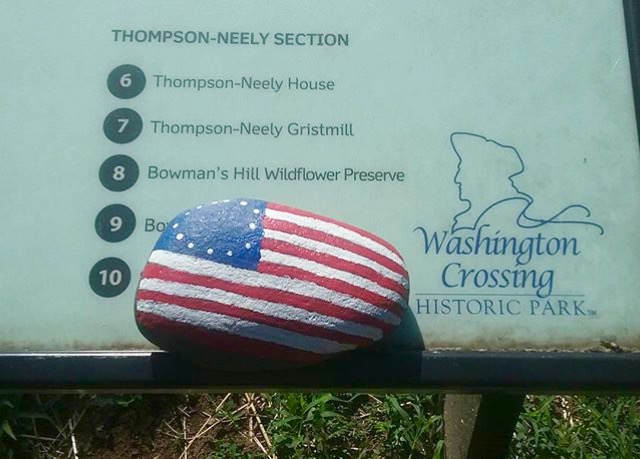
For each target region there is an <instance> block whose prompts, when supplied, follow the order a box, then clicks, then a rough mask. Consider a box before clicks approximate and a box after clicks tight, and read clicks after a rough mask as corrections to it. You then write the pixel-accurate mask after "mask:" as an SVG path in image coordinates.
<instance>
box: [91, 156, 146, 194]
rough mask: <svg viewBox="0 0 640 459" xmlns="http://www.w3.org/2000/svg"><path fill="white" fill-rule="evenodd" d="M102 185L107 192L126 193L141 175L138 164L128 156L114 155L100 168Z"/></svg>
mask: <svg viewBox="0 0 640 459" xmlns="http://www.w3.org/2000/svg"><path fill="white" fill-rule="evenodd" d="M99 175H100V183H102V186H104V187H105V188H106V189H107V190H111V191H124V190H128V189H129V188H131V187H132V186H133V185H134V184H135V183H136V182H137V181H138V176H139V175H140V169H139V168H138V163H136V162H135V160H134V159H133V158H132V157H130V156H127V155H114V156H111V157H110V158H107V160H106V161H105V162H103V163H102V166H100V174H99Z"/></svg>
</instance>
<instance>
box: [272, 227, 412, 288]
mask: <svg viewBox="0 0 640 459" xmlns="http://www.w3.org/2000/svg"><path fill="white" fill-rule="evenodd" d="M262 226H263V227H264V228H266V229H272V230H276V231H282V232H284V233H290V234H295V235H296V236H301V237H304V238H306V239H311V240H314V241H318V242H324V243H326V244H329V245H332V246H334V247H338V248H340V249H343V250H347V251H349V252H352V253H355V254H357V255H360V256H362V257H365V258H368V259H370V260H372V261H375V262H376V263H378V264H379V265H382V266H384V267H385V268H387V269H389V270H391V271H393V272H394V273H397V274H400V275H401V276H403V277H405V278H406V277H407V271H406V270H405V269H404V267H403V266H401V265H399V264H398V263H396V262H395V261H393V260H390V259H389V258H387V257H385V256H384V255H380V254H379V253H377V252H374V251H373V250H371V249H368V248H366V247H364V246H362V245H360V244H356V243H355V242H351V241H347V240H346V239H343V238H341V237H338V236H334V235H330V234H328V233H325V232H323V231H319V230H315V229H311V228H307V227H306V226H300V225H296V224H295V223H291V222H287V221H284V220H277V219H274V218H269V217H265V218H264V219H263V220H262Z"/></svg>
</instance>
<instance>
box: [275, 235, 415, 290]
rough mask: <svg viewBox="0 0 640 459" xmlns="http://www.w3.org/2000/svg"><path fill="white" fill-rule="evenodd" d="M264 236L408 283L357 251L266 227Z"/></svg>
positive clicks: (401, 283)
mask: <svg viewBox="0 0 640 459" xmlns="http://www.w3.org/2000/svg"><path fill="white" fill-rule="evenodd" d="M264 237H265V239H273V240H276V241H282V242H286V243H289V244H293V245H296V246H298V247H302V248H303V249H307V250H311V251H312V252H318V253H326V254H327V255H332V256H334V257H337V258H340V259H341V260H345V261H350V262H352V263H356V264H359V265H362V266H366V267H369V268H371V269H373V270H374V271H375V272H377V273H378V274H381V275H382V276H384V277H386V278H388V279H391V280H392V281H394V282H397V283H398V284H400V285H402V286H406V285H407V280H406V279H405V278H404V276H402V275H400V274H398V273H396V272H393V271H391V270H390V269H389V268H387V267H385V266H382V265H381V264H379V263H377V262H375V261H373V260H371V259H369V258H366V257H363V256H362V255H358V254H357V253H353V252H350V251H348V250H344V249H341V248H339V247H336V246H333V245H330V244H325V243H324V242H318V241H314V240H313V239H307V238H304V237H302V236H298V235H296V234H291V233H285V232H282V231H275V230H270V229H265V230H264Z"/></svg>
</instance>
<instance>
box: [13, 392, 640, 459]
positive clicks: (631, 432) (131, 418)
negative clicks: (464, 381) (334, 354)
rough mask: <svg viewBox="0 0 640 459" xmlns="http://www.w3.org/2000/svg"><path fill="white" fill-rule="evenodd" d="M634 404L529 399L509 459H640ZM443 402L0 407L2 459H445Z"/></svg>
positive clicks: (35, 399) (98, 401)
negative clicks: (639, 458)
mask: <svg viewBox="0 0 640 459" xmlns="http://www.w3.org/2000/svg"><path fill="white" fill-rule="evenodd" d="M638 403H639V402H638V399H637V398H635V397H560V396H555V397H551V396H549V397H538V396H535V397H534V396H529V397H527V400H526V403H525V408H524V411H523V413H522V415H521V416H520V420H519V422H518V425H517V428H516V431H515V433H514V438H513V442H512V445H511V452H510V455H509V458H510V459H574V458H575V459H578V458H580V459H582V458H584V459H601V458H602V459H633V458H638V457H640V418H639V416H638ZM442 407H443V399H442V397H441V396H435V395H413V394H411V395H394V394H386V395H370V394H298V393H275V394H226V395H224V394H221V395H209V394H200V395H145V396H140V395H110V396H97V395H91V396H87V395H84V396H70V395H66V396H61V395H57V396H52V395H49V396H44V395H41V396H39V395H15V396H10V397H8V396H0V458H2V459H5V458H13V459H19V458H30V459H31V458H74V459H75V458H77V459H84V458H101V459H112V458H118V459H122V458H140V459H152V458H153V459H164V458H178V459H254V458H281V459H282V458H305V459H315V458H318V459H320V458H332V459H333V458H366V459H376V458H412V459H418V458H433V459H443V457H444V451H443V448H444V445H443V440H442V438H443V428H444V426H443V417H442Z"/></svg>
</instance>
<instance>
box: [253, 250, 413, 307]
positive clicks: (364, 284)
mask: <svg viewBox="0 0 640 459" xmlns="http://www.w3.org/2000/svg"><path fill="white" fill-rule="evenodd" d="M260 261H266V262H268V263H274V264H278V265H284V266H291V267H292V268H298V269H302V270H304V271H307V272H309V273H312V274H316V275H318V276H321V277H326V278H328V279H338V280H341V281H343V282H347V283H348V284H351V285H353V286H355V287H359V288H362V289H365V290H368V291H369V292H371V293H375V294H376V295H380V296H382V297H384V298H387V299H388V300H391V301H394V302H396V303H398V304H399V305H401V306H403V307H407V300H406V299H405V298H403V297H402V295H400V294H399V293H398V292H394V291H393V290H389V289H387V288H384V287H382V286H380V285H378V284H376V283H375V282H374V281H372V280H371V279H367V278H365V277H362V276H358V275H357V274H353V273H350V272H347V271H342V270H340V269H336V268H332V267H330V266H327V265H323V264H322V263H318V262H315V261H312V260H307V259H306V258H299V257H294V256H293V255H287V254H284V253H278V252H273V251H271V250H261V251H260Z"/></svg>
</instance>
